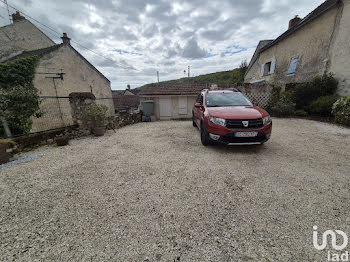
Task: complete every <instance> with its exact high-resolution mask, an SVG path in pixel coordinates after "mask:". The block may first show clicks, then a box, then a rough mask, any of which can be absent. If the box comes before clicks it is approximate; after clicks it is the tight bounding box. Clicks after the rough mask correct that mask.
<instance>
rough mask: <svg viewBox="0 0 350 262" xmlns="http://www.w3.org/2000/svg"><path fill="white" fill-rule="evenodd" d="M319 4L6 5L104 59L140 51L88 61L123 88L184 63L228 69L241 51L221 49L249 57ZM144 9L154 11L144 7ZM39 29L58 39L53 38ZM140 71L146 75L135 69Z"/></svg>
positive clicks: (96, 0) (82, 1)
mask: <svg viewBox="0 0 350 262" xmlns="http://www.w3.org/2000/svg"><path fill="white" fill-rule="evenodd" d="M322 1H323V0H309V1H305V0H293V1H289V2H288V1H280V2H278V1H263V0H245V1H242V0H222V1H221V0H220V1H219V0H216V1H215V0H212V1H208V0H207V1H203V0H191V1H189V0H152V1H145V0H88V1H86V0H60V1H59V4H57V1H56V0H36V1H33V0H11V1H10V2H11V3H10V4H11V5H13V6H15V7H18V8H19V9H23V11H24V12H25V13H27V14H28V15H30V16H32V17H34V18H36V19H37V20H39V21H41V22H42V23H44V24H45V25H48V26H49V27H51V28H53V29H54V30H55V31H57V32H59V34H61V33H62V32H66V33H68V36H69V37H71V38H72V39H73V40H75V41H77V42H78V43H80V44H82V45H84V46H86V47H88V48H90V49H92V50H94V51H95V52H97V53H100V54H103V55H105V56H108V53H107V50H108V51H110V50H112V49H121V50H127V51H129V52H136V53H140V54H142V56H132V55H125V56H123V57H125V60H120V61H119V58H120V56H118V55H117V54H116V58H118V59H115V60H116V62H113V61H109V60H106V61H104V60H103V59H102V58H101V57H99V56H96V55H93V54H90V53H89V55H88V56H87V58H88V59H89V61H90V62H91V63H93V64H94V65H96V66H98V67H100V68H99V69H102V71H103V72H107V76H108V77H110V76H114V75H117V77H116V79H115V81H114V78H112V80H113V82H112V86H113V87H114V88H115V87H118V86H120V87H122V88H125V86H126V84H127V83H131V82H133V83H147V82H148V81H153V80H154V72H153V71H155V70H157V68H158V66H163V67H166V68H167V69H164V70H168V75H165V73H163V74H162V79H163V80H165V78H166V77H167V78H177V77H181V76H182V74H181V72H183V69H184V67H186V66H187V65H188V64H191V67H192V68H193V72H196V74H197V73H198V74H200V73H204V72H210V71H213V70H214V71H219V70H221V69H223V70H227V69H230V68H232V66H234V65H235V62H234V61H235V60H237V61H240V60H241V56H242V54H233V55H232V56H228V55H225V53H224V52H225V48H226V47H227V46H232V45H237V46H241V47H245V48H248V50H249V52H247V53H246V54H244V55H245V56H247V58H248V60H249V59H250V56H251V55H252V53H253V52H254V46H255V45H256V44H257V43H258V42H259V40H261V39H270V38H274V37H277V36H278V35H279V34H281V33H282V32H283V30H285V29H286V27H287V23H288V20H289V18H290V17H293V16H294V15H295V14H299V15H300V16H301V17H303V16H305V15H306V14H307V13H309V12H311V11H312V10H313V9H314V8H315V7H316V6H317V5H319V4H320V3H321V2H322ZM147 4H150V5H152V6H153V8H151V9H147V10H146V6H147ZM174 6H175V7H176V8H178V9H177V12H175V9H173V7H174ZM11 11H12V10H11ZM0 15H1V16H2V17H7V13H6V10H5V9H1V8H0ZM6 23H8V20H6V19H1V18H0V26H2V25H5V24H6ZM281 23H283V24H284V25H285V26H281ZM77 25H79V26H77ZM257 25H259V26H257ZM39 27H40V28H41V29H42V31H44V32H45V33H47V34H48V36H49V37H50V38H52V39H53V40H54V41H56V42H57V43H60V42H61V39H60V38H59V37H60V36H57V35H55V33H53V32H51V31H50V30H48V29H47V28H45V27H42V26H39ZM78 28H79V29H78ZM84 28H87V29H90V30H87V31H84ZM141 39H142V41H141ZM73 45H74V46H75V47H76V48H77V49H79V46H77V45H76V44H74V43H73ZM79 50H81V51H82V52H83V53H84V54H85V52H84V50H83V49H79ZM209 50H210V53H212V54H219V55H217V56H215V57H211V58H210V59H207V60H206V63H205V64H204V63H203V62H202V61H201V59H202V58H204V57H206V56H207V55H208V53H209ZM86 54H87V53H86ZM113 59H114V58H113ZM189 60H190V61H189ZM133 67H135V68H138V69H140V70H141V71H135V70H133ZM121 68H129V69H126V70H125V69H123V70H122V69H121ZM147 68H151V69H150V71H142V70H144V69H147Z"/></svg>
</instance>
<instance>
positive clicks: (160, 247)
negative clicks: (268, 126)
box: [0, 119, 350, 261]
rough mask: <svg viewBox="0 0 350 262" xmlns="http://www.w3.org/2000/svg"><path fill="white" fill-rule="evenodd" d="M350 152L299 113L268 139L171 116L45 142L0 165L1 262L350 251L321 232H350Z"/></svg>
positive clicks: (335, 129) (334, 130) (347, 135)
mask: <svg viewBox="0 0 350 262" xmlns="http://www.w3.org/2000/svg"><path fill="white" fill-rule="evenodd" d="M349 150H350V129H346V128H342V127H339V126H335V125H331V124H326V123H320V122H316V121H310V120H301V119H274V120H273V134H272V138H271V140H270V141H268V142H267V143H266V144H264V145H261V146H233V147H225V146H210V147H204V146H202V145H201V143H200V137H199V132H198V130H196V128H194V127H192V123H191V122H190V121H167V122H152V123H138V124H135V125H132V126H127V127H124V128H121V129H118V130H116V132H115V133H114V132H113V131H111V132H108V133H107V134H106V135H105V136H104V137H98V138H97V137H87V138H83V139H77V140H72V141H70V145H68V146H65V147H41V148H39V149H37V150H35V152H33V153H36V154H43V156H42V157H41V158H38V159H36V160H35V161H33V162H28V163H23V164H21V165H16V166H13V167H11V168H7V169H5V170H2V171H1V172H0V200H1V205H0V256H1V257H0V260H2V261H327V251H328V250H330V251H331V252H332V254H333V253H338V254H340V253H341V252H344V251H346V250H348V251H350V244H349V245H348V247H347V248H346V249H344V250H343V251H334V250H332V247H331V245H330V241H329V245H328V246H327V248H326V249H325V250H322V251H318V250H316V249H315V248H314V246H313V241H312V240H313V238H312V234H313V226H314V225H316V226H317V227H318V236H319V243H321V235H322V233H323V232H324V231H325V230H328V229H331V230H336V229H337V230H342V231H344V232H345V233H347V234H348V236H349V237H350V192H349V191H350V179H349V178H350V161H349V160H350V151H349ZM337 236H339V235H337ZM339 240H341V239H340V236H339V239H338V242H339ZM340 242H341V241H340Z"/></svg>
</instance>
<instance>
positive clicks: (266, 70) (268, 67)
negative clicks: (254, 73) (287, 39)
mask: <svg viewBox="0 0 350 262" xmlns="http://www.w3.org/2000/svg"><path fill="white" fill-rule="evenodd" d="M270 70H271V62H267V63H266V64H265V65H264V76H267V75H268V74H270Z"/></svg>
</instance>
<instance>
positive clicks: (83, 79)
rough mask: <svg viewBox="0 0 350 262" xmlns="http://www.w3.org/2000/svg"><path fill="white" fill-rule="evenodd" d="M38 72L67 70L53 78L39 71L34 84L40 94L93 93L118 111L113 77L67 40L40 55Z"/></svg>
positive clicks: (100, 102)
mask: <svg viewBox="0 0 350 262" xmlns="http://www.w3.org/2000/svg"><path fill="white" fill-rule="evenodd" d="M36 71H37V72H56V73H58V72H61V71H62V72H63V73H64V76H63V80H60V79H55V80H52V79H50V78H47V75H45V74H35V78H34V86H35V87H36V88H37V89H38V91H39V95H40V96H60V97H67V96H69V94H70V93H75V92H77V93H93V94H94V96H95V97H96V103H97V104H104V105H106V106H107V107H108V108H109V111H108V114H109V116H112V115H114V103H113V99H112V90H111V86H110V82H109V80H108V79H107V78H106V77H104V76H103V75H102V74H101V73H99V72H98V71H97V70H96V69H95V68H94V67H93V66H92V65H90V64H89V63H88V62H87V60H85V59H84V58H83V57H81V56H80V55H79V54H78V53H77V52H76V51H75V50H74V48H73V47H72V46H70V45H69V44H65V45H63V46H61V47H60V48H58V49H57V50H55V51H53V52H51V53H48V54H45V55H43V56H42V57H41V58H40V61H39V65H38V67H37V69H36Z"/></svg>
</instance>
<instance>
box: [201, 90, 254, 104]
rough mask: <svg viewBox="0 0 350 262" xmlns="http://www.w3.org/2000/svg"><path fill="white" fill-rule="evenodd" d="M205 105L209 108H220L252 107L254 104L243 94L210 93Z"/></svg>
mask: <svg viewBox="0 0 350 262" xmlns="http://www.w3.org/2000/svg"><path fill="white" fill-rule="evenodd" d="M205 104H206V106H208V107H220V106H252V105H253V104H252V103H251V102H250V101H249V100H248V98H246V97H245V96H244V95H243V94H241V93H239V92H235V93H209V94H207V96H206V99H205Z"/></svg>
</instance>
